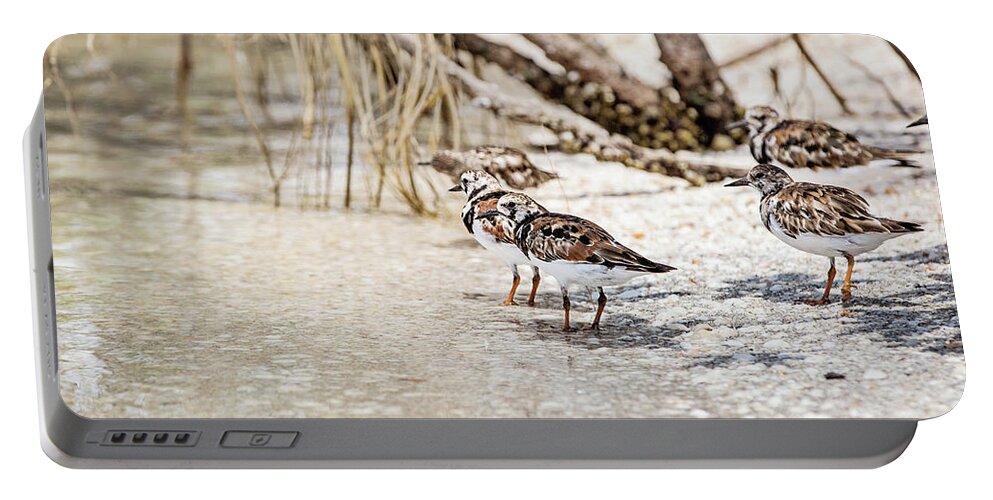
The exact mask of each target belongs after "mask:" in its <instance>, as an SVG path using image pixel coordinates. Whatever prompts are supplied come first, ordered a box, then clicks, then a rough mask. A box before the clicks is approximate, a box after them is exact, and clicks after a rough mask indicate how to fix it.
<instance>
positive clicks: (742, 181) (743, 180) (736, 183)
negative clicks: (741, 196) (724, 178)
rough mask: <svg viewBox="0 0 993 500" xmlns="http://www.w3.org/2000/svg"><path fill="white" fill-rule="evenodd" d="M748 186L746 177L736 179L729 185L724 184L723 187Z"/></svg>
mask: <svg viewBox="0 0 993 500" xmlns="http://www.w3.org/2000/svg"><path fill="white" fill-rule="evenodd" d="M748 185H749V184H748V177H742V178H741V179H738V180H736V181H734V182H732V183H730V184H725V185H724V187H728V188H733V187H740V186H748Z"/></svg>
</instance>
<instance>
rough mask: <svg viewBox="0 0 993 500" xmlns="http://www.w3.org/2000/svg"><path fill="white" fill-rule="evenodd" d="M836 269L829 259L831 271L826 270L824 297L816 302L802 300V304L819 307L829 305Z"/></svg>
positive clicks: (832, 261)
mask: <svg viewBox="0 0 993 500" xmlns="http://www.w3.org/2000/svg"><path fill="white" fill-rule="evenodd" d="M835 272H836V269H835V267H834V259H831V269H828V277H827V285H825V286H824V295H821V298H819V299H816V300H804V301H803V303H804V304H807V305H809V306H820V305H824V304H830V303H831V284H832V283H834V276H835Z"/></svg>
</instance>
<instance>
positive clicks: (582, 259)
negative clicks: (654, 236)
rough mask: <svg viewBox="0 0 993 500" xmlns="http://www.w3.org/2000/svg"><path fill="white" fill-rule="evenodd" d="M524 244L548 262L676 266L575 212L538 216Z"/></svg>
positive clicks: (647, 267)
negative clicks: (647, 255) (640, 251)
mask: <svg viewBox="0 0 993 500" xmlns="http://www.w3.org/2000/svg"><path fill="white" fill-rule="evenodd" d="M523 246H524V247H525V250H526V252H527V253H528V254H529V255H530V256H531V257H532V258H536V259H538V260H543V261H545V262H554V261H558V260H564V261H567V262H576V263H589V264H599V265H603V266H607V267H614V266H621V267H625V268H628V269H631V270H635V271H645V272H665V271H671V270H673V269H674V268H672V267H669V266H666V265H664V264H659V263H657V262H653V261H651V260H649V259H647V258H645V257H644V256H642V255H640V254H638V253H637V252H635V251H634V250H631V249H630V248H628V247H626V246H624V245H622V244H620V243H618V242H617V240H615V239H614V238H613V237H612V236H611V235H610V234H609V233H607V231H605V230H604V229H603V228H601V227H600V226H598V225H596V224H594V223H592V222H590V221H588V220H586V219H583V218H580V217H576V216H574V215H566V214H555V213H549V214H544V215H541V216H538V217H537V218H535V219H534V220H533V221H531V222H530V228H529V231H528V233H527V237H526V239H525V241H524V242H523Z"/></svg>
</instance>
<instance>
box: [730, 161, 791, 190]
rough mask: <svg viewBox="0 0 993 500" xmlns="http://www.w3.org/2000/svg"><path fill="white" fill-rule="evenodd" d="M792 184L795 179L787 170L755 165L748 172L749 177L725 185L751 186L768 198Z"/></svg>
mask: <svg viewBox="0 0 993 500" xmlns="http://www.w3.org/2000/svg"><path fill="white" fill-rule="evenodd" d="M792 182H793V179H792V178H791V177H790V174H787V173H786V171H785V170H783V169H781V168H779V167H777V166H774V165H769V164H765V163H763V164H760V165H755V166H754V167H752V169H751V170H749V171H748V175H746V176H744V177H742V178H741V179H738V180H736V181H734V182H732V183H730V184H727V185H725V187H738V186H751V187H753V188H755V189H758V190H759V191H760V192H761V193H762V195H763V196H768V195H770V194H773V193H775V192H777V191H779V190H780V189H783V188H784V187H785V186H787V185H789V184H791V183H792Z"/></svg>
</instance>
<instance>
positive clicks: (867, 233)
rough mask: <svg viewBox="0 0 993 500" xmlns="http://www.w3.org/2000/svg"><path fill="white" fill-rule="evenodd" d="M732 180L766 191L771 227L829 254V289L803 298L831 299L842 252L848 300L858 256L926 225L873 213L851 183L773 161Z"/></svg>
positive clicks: (802, 246)
mask: <svg viewBox="0 0 993 500" xmlns="http://www.w3.org/2000/svg"><path fill="white" fill-rule="evenodd" d="M727 186H728V187H736V186H751V187H753V188H755V189H757V190H758V191H759V192H760V193H761V194H762V201H761V202H759V215H760V216H761V218H762V224H763V225H764V226H765V228H766V229H768V230H769V232H770V233H772V234H773V235H775V236H776V238H779V240H780V241H782V242H783V243H786V244H787V245H789V246H791V247H793V248H796V249H797V250H802V251H804V252H807V253H810V254H814V255H820V256H823V257H827V259H828V262H829V263H830V268H829V269H828V277H827V285H826V286H825V287H824V294H823V295H822V296H821V297H820V298H818V299H814V300H805V301H803V302H805V303H807V304H810V305H821V304H827V303H829V302H831V283H832V282H833V281H834V277H835V267H834V259H835V258H836V257H844V258H845V260H847V261H848V270H847V272H846V273H845V281H844V283H843V284H842V286H841V300H842V301H847V300H849V299H851V298H852V288H854V285H852V271H853V270H854V269H855V257H856V256H858V255H861V254H863V253H865V252H870V251H872V250H875V249H876V248H879V246H880V245H882V244H883V243H885V242H886V241H887V240H891V239H893V238H896V237H898V236H903V235H906V234H909V233H914V232H918V231H923V230H924V229H923V228H922V227H921V226H920V224H917V223H915V222H904V221H899V220H894V219H886V218H883V217H878V216H875V215H872V214H871V213H869V202H867V201H865V198H863V197H861V196H859V194H858V193H856V192H855V191H852V190H851V189H847V188H843V187H838V186H829V185H826V184H814V183H810V182H794V181H793V179H792V178H790V176H789V174H787V173H786V171H784V170H783V169H781V168H779V167H776V166H773V165H767V164H765V165H756V166H755V167H754V168H752V169H751V170H750V171H749V172H748V175H747V176H745V177H743V178H741V179H738V180H736V181H734V182H732V183H730V184H728V185H727Z"/></svg>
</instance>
